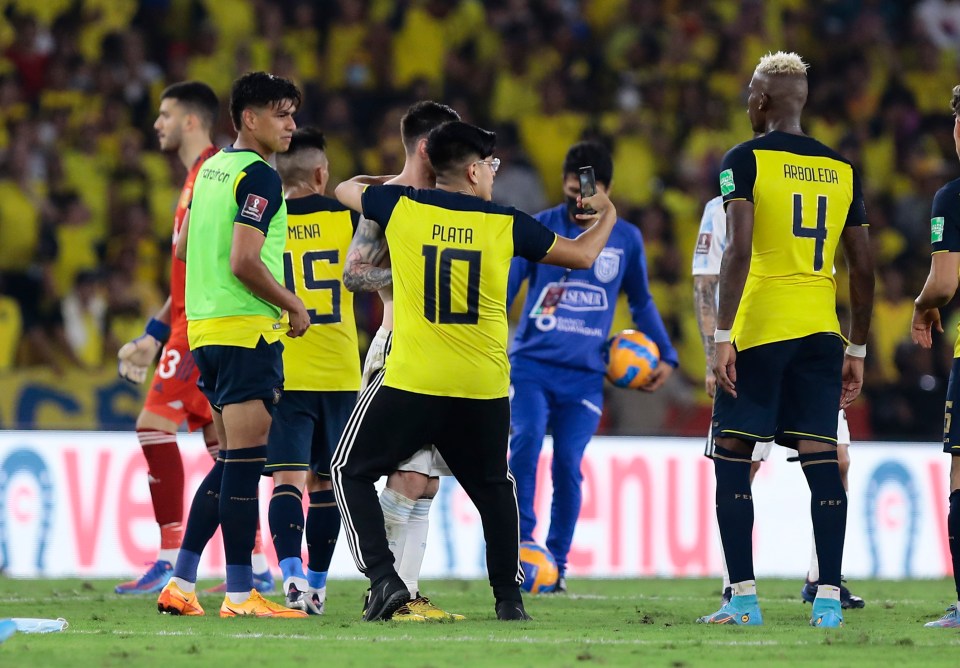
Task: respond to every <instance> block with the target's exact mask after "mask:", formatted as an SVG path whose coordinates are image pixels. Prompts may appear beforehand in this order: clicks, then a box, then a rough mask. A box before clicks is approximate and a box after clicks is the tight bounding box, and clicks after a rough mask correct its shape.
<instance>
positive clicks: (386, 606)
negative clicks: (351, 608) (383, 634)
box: [363, 573, 410, 622]
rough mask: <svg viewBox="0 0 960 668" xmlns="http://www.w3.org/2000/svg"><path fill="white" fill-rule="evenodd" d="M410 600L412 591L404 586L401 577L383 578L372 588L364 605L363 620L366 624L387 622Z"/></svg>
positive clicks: (394, 575) (395, 575)
mask: <svg viewBox="0 0 960 668" xmlns="http://www.w3.org/2000/svg"><path fill="white" fill-rule="evenodd" d="M409 600H410V591H409V590H408V589H407V585H405V584H404V582H403V580H401V579H400V576H399V575H397V574H395V573H394V574H393V576H392V577H386V578H383V579H382V580H380V581H379V582H377V584H376V585H374V586H372V587H370V594H369V596H368V597H367V599H366V602H365V605H364V610H363V620H364V621H366V622H375V621H377V620H383V621H386V620H388V619H390V618H391V617H393V613H395V612H396V611H397V610H399V609H400V606H402V605H403V604H404V603H406V602H408V601H409Z"/></svg>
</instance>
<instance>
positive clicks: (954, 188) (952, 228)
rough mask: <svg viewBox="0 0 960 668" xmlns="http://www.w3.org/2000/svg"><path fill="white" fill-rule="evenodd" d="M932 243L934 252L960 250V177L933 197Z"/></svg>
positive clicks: (931, 218) (931, 216) (931, 214)
mask: <svg viewBox="0 0 960 668" xmlns="http://www.w3.org/2000/svg"><path fill="white" fill-rule="evenodd" d="M930 245H931V247H932V248H933V252H934V253H957V252H960V179H956V180H954V181H951V182H950V183H948V184H947V185H945V186H943V187H942V188H940V190H938V191H937V194H936V195H935V196H934V198H933V208H932V210H931V212H930Z"/></svg>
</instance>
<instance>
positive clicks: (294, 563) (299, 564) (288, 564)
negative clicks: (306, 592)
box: [280, 557, 303, 582]
mask: <svg viewBox="0 0 960 668" xmlns="http://www.w3.org/2000/svg"><path fill="white" fill-rule="evenodd" d="M280 575H281V576H282V577H283V581H284V582H286V581H287V580H289V579H290V578H299V579H301V580H302V579H303V559H301V558H300V557H287V558H286V559H281V560H280Z"/></svg>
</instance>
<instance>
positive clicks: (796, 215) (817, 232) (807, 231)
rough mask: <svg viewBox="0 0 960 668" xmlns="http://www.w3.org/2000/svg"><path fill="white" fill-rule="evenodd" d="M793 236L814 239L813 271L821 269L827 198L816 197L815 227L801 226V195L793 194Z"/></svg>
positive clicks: (825, 229)
mask: <svg viewBox="0 0 960 668" xmlns="http://www.w3.org/2000/svg"><path fill="white" fill-rule="evenodd" d="M793 236H795V237H800V238H801V239H815V240H816V244H815V245H814V247H813V270H814V271H820V270H821V269H823V243H824V242H825V241H826V240H827V197H826V195H817V226H816V227H804V226H803V195H801V194H800V193H793Z"/></svg>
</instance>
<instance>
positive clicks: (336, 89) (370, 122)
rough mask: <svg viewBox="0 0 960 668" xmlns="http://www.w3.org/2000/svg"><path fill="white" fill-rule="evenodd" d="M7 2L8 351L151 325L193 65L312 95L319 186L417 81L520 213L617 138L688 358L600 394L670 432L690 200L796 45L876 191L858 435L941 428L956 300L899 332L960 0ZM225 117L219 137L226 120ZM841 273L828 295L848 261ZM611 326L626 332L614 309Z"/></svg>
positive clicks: (832, 123) (80, 350) (0, 123)
mask: <svg viewBox="0 0 960 668" xmlns="http://www.w3.org/2000/svg"><path fill="white" fill-rule="evenodd" d="M0 7H2V8H3V10H2V15H0V370H10V369H11V368H16V367H22V366H28V365H38V364H41V365H48V366H50V367H52V368H54V369H57V370H60V369H66V368H68V367H70V366H78V367H81V368H85V369H86V368H96V367H105V366H111V365H113V364H114V363H115V351H116V349H117V346H118V345H119V343H122V342H123V341H126V340H129V339H130V338H132V337H133V336H136V335H137V334H138V333H139V332H140V331H141V328H142V326H143V322H144V319H145V318H147V317H149V315H150V314H152V313H153V312H154V310H155V309H156V307H157V306H159V305H160V304H161V303H162V298H163V296H164V294H165V290H166V285H165V281H166V276H167V272H168V268H167V263H168V258H169V245H170V232H171V224H172V211H173V208H174V205H175V199H176V197H177V193H178V191H179V187H180V184H181V183H182V179H183V174H182V173H181V172H182V168H181V167H180V166H179V164H178V163H177V161H176V157H175V156H167V155H163V154H161V153H160V152H159V151H158V150H157V144H156V140H155V137H154V133H153V131H152V128H151V126H152V123H153V120H154V118H155V113H156V109H157V103H158V95H159V93H160V91H161V90H162V89H163V88H164V87H165V86H167V85H168V84H170V83H173V82H176V81H181V80H185V79H199V80H202V81H205V82H207V83H208V84H210V85H211V86H212V87H213V88H214V89H215V90H216V91H217V93H218V94H219V95H220V96H221V100H222V101H225V99H226V96H227V93H228V91H229V87H230V84H231V82H232V80H233V79H234V78H235V77H236V76H238V75H239V74H241V73H243V72H245V71H248V70H256V69H262V70H267V71H271V72H274V73H277V74H280V75H283V76H286V77H289V78H291V79H293V80H295V81H296V82H298V84H300V85H301V87H302V88H303V90H304V91H305V97H304V103H303V107H302V109H301V110H300V112H299V114H298V118H299V119H300V121H301V122H311V123H315V124H317V125H319V126H320V127H321V128H322V129H323V130H324V132H325V133H326V136H327V141H328V154H329V157H330V162H331V167H330V172H331V177H332V178H331V181H332V183H331V189H332V187H333V186H334V185H336V183H337V182H339V181H340V180H341V179H344V178H347V177H349V176H352V175H353V174H357V173H367V174H384V173H396V172H397V171H398V170H399V168H400V166H401V165H402V163H403V155H402V152H401V142H400V139H399V137H398V136H397V135H398V128H399V122H398V119H399V116H400V114H401V113H402V110H403V109H405V108H406V106H407V105H408V104H409V103H410V102H411V101H413V100H415V99H423V98H433V99H437V100H442V101H444V102H446V103H449V104H451V105H452V106H454V107H455V108H456V109H457V110H458V111H459V112H460V113H461V114H462V115H463V117H464V120H467V121H470V122H474V123H478V124H480V125H482V126H485V127H489V128H491V129H494V130H496V131H497V133H498V137H499V146H498V151H497V154H498V156H499V157H501V158H502V160H503V168H502V169H501V171H500V172H499V173H498V174H497V181H496V188H495V198H496V199H497V200H499V201H503V202H507V203H510V204H513V205H516V206H518V207H519V208H522V209H524V210H527V211H529V212H535V211H538V210H540V209H542V208H544V207H546V206H548V205H553V204H555V203H557V202H559V201H561V197H562V196H561V192H560V186H561V179H560V170H561V163H562V160H563V157H564V154H565V152H566V150H567V148H568V147H569V146H570V144H571V143H573V142H574V141H576V140H577V139H579V138H581V137H598V138H601V139H602V140H604V141H607V142H609V143H610V145H611V146H612V148H613V151H614V156H615V173H614V183H613V193H612V194H613V199H614V200H615V202H617V204H618V210H619V211H620V212H621V214H622V215H623V216H624V217H625V218H627V219H628V220H630V221H632V222H633V223H635V224H636V225H638V226H639V227H640V228H641V230H642V232H643V235H644V238H645V241H646V250H647V256H648V260H649V267H650V279H651V287H652V291H653V293H654V296H655V299H656V301H657V304H658V306H659V308H660V312H661V313H662V314H663V316H664V319H665V321H666V322H667V324H668V327H669V329H670V331H671V334H672V336H673V337H674V339H675V343H676V345H677V347H678V349H679V351H680V358H681V370H682V372H683V373H682V374H674V378H673V379H672V380H671V383H670V385H671V386H672V391H669V392H666V393H664V397H663V398H649V397H643V401H640V400H638V399H637V398H636V397H632V398H631V399H630V401H631V403H629V404H628V405H629V406H631V407H632V408H631V410H623V406H624V405H625V403H624V401H625V400H624V399H623V398H622V397H621V398H620V399H619V400H614V401H612V402H611V406H612V408H613V410H612V415H611V418H610V421H609V422H608V423H607V425H606V426H607V429H608V430H611V431H631V430H637V429H641V430H647V429H649V430H653V431H662V432H668V431H671V428H672V427H671V424H670V419H669V416H670V415H671V414H673V415H678V414H679V415H682V414H683V413H684V411H685V410H687V409H689V408H690V407H691V406H695V405H700V406H701V407H702V406H705V405H706V401H707V400H706V396H705V394H703V390H702V389H701V388H702V378H703V372H704V359H703V352H702V350H701V346H700V341H699V333H698V329H697V324H696V320H695V317H694V313H693V308H692V297H691V290H692V288H691V279H690V263H691V256H692V252H693V247H694V244H695V237H696V233H697V228H698V224H699V220H700V213H701V211H702V208H703V204H704V203H705V202H706V201H707V200H708V199H710V198H711V197H713V196H714V195H715V194H716V192H717V178H716V175H717V166H718V164H719V162H720V159H721V157H722V156H723V154H724V153H725V152H726V150H727V149H729V148H730V147H732V146H733V145H735V144H737V143H738V142H740V141H743V140H746V139H749V138H750V136H751V135H750V127H749V124H748V122H747V117H746V114H745V111H744V109H745V105H744V99H745V93H744V91H745V88H746V84H747V82H748V81H749V79H750V75H751V73H752V70H753V68H754V66H755V64H756V62H757V60H758V58H759V56H761V55H762V54H763V53H765V52H767V51H769V50H771V49H772V50H777V49H781V48H782V49H784V50H788V51H796V52H798V53H800V54H802V55H803V56H804V57H805V58H806V59H807V60H808V61H809V62H810V63H811V69H810V90H811V99H810V103H809V104H808V106H807V112H806V116H805V122H806V126H807V131H808V132H809V133H810V134H812V135H813V136H815V137H817V138H818V139H820V140H821V141H823V142H824V143H826V144H828V145H830V146H833V147H835V148H837V149H838V150H839V151H840V152H841V153H843V154H844V155H845V156H846V157H848V158H850V159H851V160H852V161H853V162H854V164H855V165H856V166H857V167H858V168H859V170H860V171H861V174H862V177H863V183H864V185H865V195H866V201H867V210H868V215H869V219H870V224H871V236H872V239H873V243H874V246H875V252H876V257H877V261H878V267H879V268H880V269H879V278H880V281H879V284H878V300H877V306H876V317H875V322H876V323H877V325H876V326H875V327H874V330H873V332H872V336H871V341H870V354H869V356H868V358H867V362H868V370H867V379H866V383H865V392H866V396H867V403H866V404H864V405H868V406H869V416H870V419H869V427H870V431H871V435H872V436H873V437H877V438H898V437H899V438H903V437H907V438H924V439H930V440H936V439H937V438H939V426H940V414H941V409H940V406H941V405H942V396H943V392H944V389H945V379H946V376H947V373H948V371H949V368H950V364H951V357H952V339H953V334H952V331H955V327H954V325H956V321H957V318H958V317H960V312H958V311H955V310H953V311H948V312H947V313H946V315H945V318H944V322H945V326H947V334H945V335H944V336H942V337H941V340H940V343H939V345H938V346H936V347H935V351H934V353H929V352H927V351H923V350H922V349H920V348H919V347H916V346H912V345H910V344H909V336H908V332H909V325H910V317H911V313H912V298H913V296H915V295H916V294H917V293H918V292H919V288H920V286H921V285H922V282H923V278H924V275H925V272H926V268H927V266H928V260H927V256H928V253H929V234H928V225H929V218H930V216H929V211H930V204H931V200H932V197H933V194H934V192H935V191H936V190H937V188H938V187H939V186H940V185H942V184H943V183H944V182H946V181H947V180H949V179H951V178H954V177H956V176H957V172H958V169H957V167H958V166H957V160H956V156H955V155H954V154H953V144H952V140H951V128H952V122H951V119H950V116H949V106H948V103H949V99H950V90H951V87H952V86H953V85H955V84H957V83H958V75H957V72H958V68H957V61H958V54H960V3H958V2H948V1H947V0H923V1H922V2H905V1H904V2H901V1H897V0H834V1H832V2H820V3H811V2H807V1H806V0H763V1H760V0H744V1H742V2H739V1H733V0H729V1H724V0H660V1H655V0H590V1H589V2H588V1H586V0H580V1H579V2H578V1H577V0H485V1H483V2H481V1H480V0H405V1H404V0H313V1H311V2H307V1H292V0H291V1H284V0H230V1H229V2H223V1H222V0H140V1H139V2H138V1H137V0H44V2H36V1H35V0H5V1H4V2H2V3H0ZM222 104H223V103H222ZM223 106H225V104H223ZM221 116H222V119H221V125H220V128H219V133H218V136H217V140H218V142H219V143H221V144H224V143H228V142H229V141H230V140H231V138H232V134H233V133H232V128H231V127H230V123H229V119H228V116H227V114H226V113H225V110H224V111H223V113H222V114H221ZM329 192H330V190H329V189H328V194H329ZM837 276H838V286H839V289H840V292H839V296H840V302H841V306H843V305H845V304H846V302H847V300H846V295H845V294H844V291H845V287H846V277H845V268H844V267H843V266H838V267H837ZM518 301H520V300H518ZM378 307H379V302H378V301H377V300H376V298H375V297H368V298H367V299H362V300H360V301H359V306H358V310H359V313H358V320H359V323H360V326H361V327H362V329H363V330H365V331H366V332H368V333H369V332H372V331H375V329H376V326H377V324H378V323H379V313H378V312H377V309H378ZM771 316H772V317H775V315H774V314H771ZM621 320H622V323H621V324H623V325H624V326H626V325H627V322H628V316H627V315H626V312H624V317H623V318H621ZM618 394H620V395H623V394H625V393H623V392H618ZM657 402H661V403H657ZM664 402H666V404H669V405H664ZM618 406H619V407H620V408H621V410H619V411H618V410H617V407H618ZM644 406H645V407H647V408H648V409H647V410H644V409H643V407H644ZM671 406H672V408H671ZM651 407H654V408H655V410H653V408H651ZM678 407H679V409H678ZM638 416H640V417H638ZM644 416H645V417H644ZM651 416H652V417H651ZM663 416H667V417H663ZM644 420H646V422H645V421H644ZM865 435H866V434H863V436H865ZM854 436H855V438H856V437H858V435H857V434H854Z"/></svg>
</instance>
